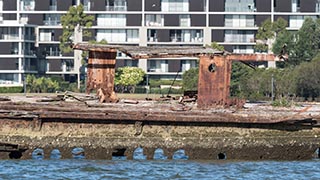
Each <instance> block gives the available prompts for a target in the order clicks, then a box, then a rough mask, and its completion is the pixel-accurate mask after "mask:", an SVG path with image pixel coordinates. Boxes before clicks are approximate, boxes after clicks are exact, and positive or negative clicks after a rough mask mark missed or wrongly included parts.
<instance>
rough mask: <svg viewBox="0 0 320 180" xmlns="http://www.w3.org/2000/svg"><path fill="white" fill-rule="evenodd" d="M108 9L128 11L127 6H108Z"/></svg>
mask: <svg viewBox="0 0 320 180" xmlns="http://www.w3.org/2000/svg"><path fill="white" fill-rule="evenodd" d="M106 11H127V6H106Z"/></svg>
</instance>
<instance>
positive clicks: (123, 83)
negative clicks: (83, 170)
mask: <svg viewBox="0 0 320 180" xmlns="http://www.w3.org/2000/svg"><path fill="white" fill-rule="evenodd" d="M144 75H145V72H144V71H143V70H142V69H141V68H138V67H128V66H126V67H121V68H118V69H117V70H116V74H115V81H114V82H115V85H116V86H118V87H120V88H121V89H122V91H124V88H127V89H130V90H129V91H130V92H131V93H133V92H134V90H135V86H136V85H138V84H139V83H140V82H142V81H143V77H144Z"/></svg>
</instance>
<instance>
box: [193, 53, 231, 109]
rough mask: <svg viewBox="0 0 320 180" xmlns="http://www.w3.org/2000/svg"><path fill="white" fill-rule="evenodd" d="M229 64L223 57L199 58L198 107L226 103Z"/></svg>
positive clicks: (228, 84)
mask: <svg viewBox="0 0 320 180" xmlns="http://www.w3.org/2000/svg"><path fill="white" fill-rule="evenodd" d="M230 76H231V62H230V61H228V59H227V58H226V57H225V56H224V55H215V56H200V63H199V82H198V107H199V108H207V107H211V106H217V105H222V106H224V105H225V103H227V102H228V96H229V87H230Z"/></svg>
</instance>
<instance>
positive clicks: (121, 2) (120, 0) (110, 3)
mask: <svg viewBox="0 0 320 180" xmlns="http://www.w3.org/2000/svg"><path fill="white" fill-rule="evenodd" d="M106 10H107V11H126V10H127V1H126V0H106Z"/></svg>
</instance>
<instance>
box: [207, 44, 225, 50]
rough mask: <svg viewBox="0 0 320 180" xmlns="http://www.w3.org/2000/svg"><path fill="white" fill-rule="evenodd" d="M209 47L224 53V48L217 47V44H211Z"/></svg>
mask: <svg viewBox="0 0 320 180" xmlns="http://www.w3.org/2000/svg"><path fill="white" fill-rule="evenodd" d="M210 47H211V48H213V49H216V50H218V51H224V46H222V45H219V44H218V43H217V42H212V43H211V45H210Z"/></svg>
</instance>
